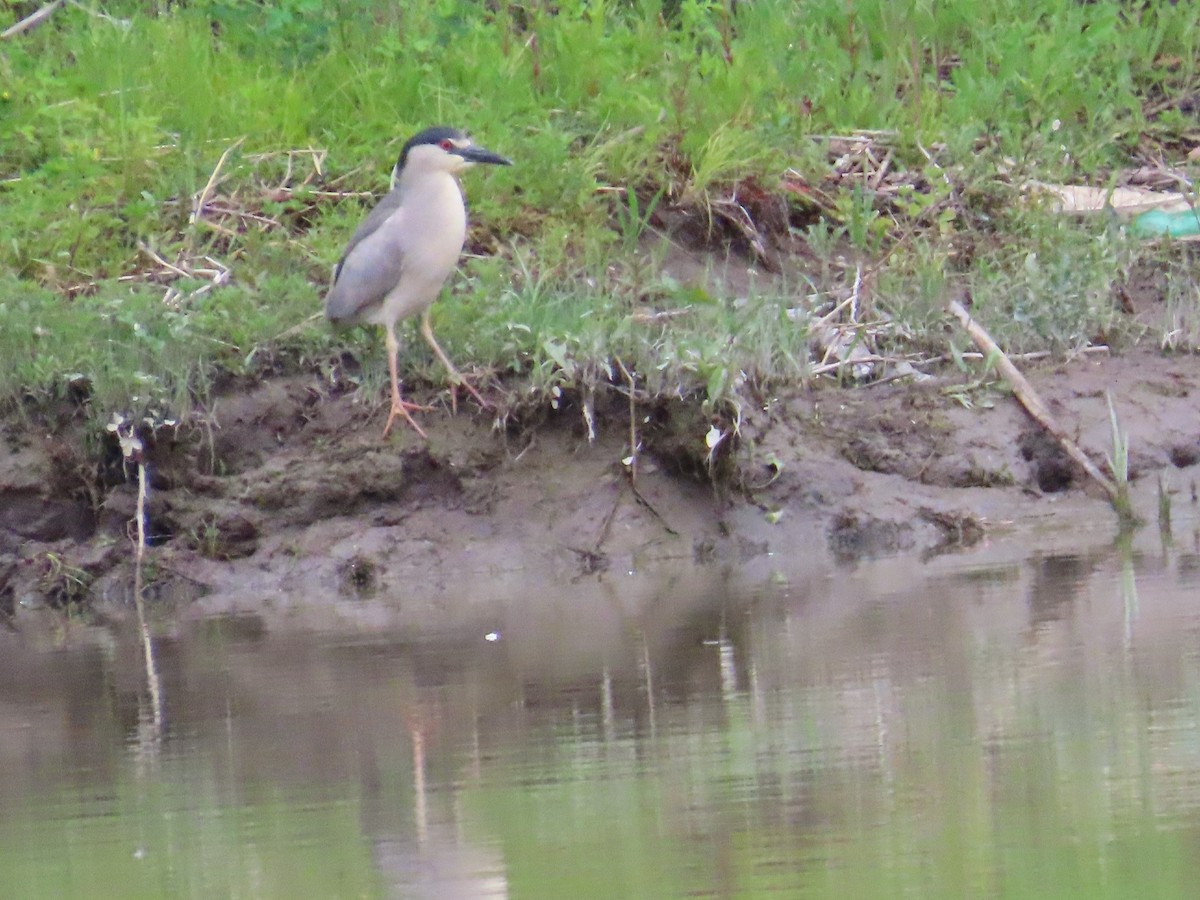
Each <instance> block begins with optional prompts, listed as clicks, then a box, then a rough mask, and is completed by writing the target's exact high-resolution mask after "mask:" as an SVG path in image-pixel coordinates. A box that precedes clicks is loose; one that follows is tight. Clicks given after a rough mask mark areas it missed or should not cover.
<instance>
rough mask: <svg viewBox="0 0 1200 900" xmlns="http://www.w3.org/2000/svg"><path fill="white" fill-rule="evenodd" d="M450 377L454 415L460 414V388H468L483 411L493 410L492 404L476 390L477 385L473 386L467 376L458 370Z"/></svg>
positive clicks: (451, 408)
mask: <svg viewBox="0 0 1200 900" xmlns="http://www.w3.org/2000/svg"><path fill="white" fill-rule="evenodd" d="M455 376H457V377H455ZM450 377H451V381H450V411H451V412H452V413H457V412H458V389H459V388H460V387H463V388H466V390H467V393H468V394H470V395H471V396H472V397H474V398H475V402H476V403H478V404H479V406H480V408H481V409H491V408H492V404H491V403H489V402H488V401H487V400H485V399H484V397H483V394H481V393H479V391H478V390H476V388H475V385H473V384H471V382H470V381H468V380H467V378H466V376H465V375H463V374H462V373H461V372H459V371H457V370H456V371H454V372H453V373H452V374H451V376H450Z"/></svg>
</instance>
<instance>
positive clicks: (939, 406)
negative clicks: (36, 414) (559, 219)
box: [0, 351, 1200, 616]
mask: <svg viewBox="0 0 1200 900" xmlns="http://www.w3.org/2000/svg"><path fill="white" fill-rule="evenodd" d="M1026 371H1027V373H1028V374H1029V376H1030V379H1031V381H1032V382H1033V383H1034V384H1035V386H1036V387H1037V388H1038V389H1039V391H1041V392H1042V393H1043V396H1044V397H1045V398H1046V400H1047V401H1048V402H1049V404H1050V406H1051V408H1052V409H1053V411H1054V412H1055V414H1056V415H1057V416H1059V417H1060V419H1061V421H1063V422H1064V423H1065V424H1067V425H1068V427H1069V428H1070V430H1072V432H1073V433H1074V434H1075V435H1076V436H1077V438H1078V440H1079V442H1080V443H1081V445H1082V446H1083V447H1084V448H1085V450H1086V451H1087V452H1088V453H1089V454H1091V455H1092V456H1093V458H1095V459H1096V460H1097V461H1098V462H1101V463H1102V462H1103V459H1104V453H1105V451H1106V450H1108V449H1109V448H1111V437H1110V426H1109V419H1108V407H1107V402H1106V392H1107V391H1111V393H1112V396H1113V399H1114V402H1115V404H1116V407H1117V410H1118V413H1119V415H1120V420H1121V425H1122V427H1123V428H1124V429H1125V430H1126V431H1127V432H1128V435H1129V441H1130V446H1131V474H1132V476H1133V478H1134V480H1135V485H1136V491H1135V496H1136V497H1137V505H1138V509H1139V512H1140V513H1141V514H1142V515H1143V516H1145V517H1147V518H1150V519H1153V517H1154V514H1155V505H1156V498H1155V493H1156V490H1157V484H1158V482H1159V480H1160V476H1161V478H1163V479H1165V481H1166V483H1167V484H1168V485H1169V487H1170V488H1171V490H1172V492H1173V497H1174V500H1175V502H1176V503H1179V504H1188V505H1190V504H1193V503H1195V502H1196V499H1195V497H1196V488H1195V486H1194V485H1195V481H1196V474H1197V470H1196V468H1195V466H1196V463H1197V462H1200V404H1198V403H1197V402H1196V397H1197V390H1198V389H1200V367H1198V366H1197V365H1196V363H1195V360H1193V359H1192V358H1190V357H1174V358H1172V357H1163V356H1161V355H1159V354H1157V353H1153V352H1150V351H1136V352H1132V353H1130V354H1128V355H1123V356H1109V355H1104V354H1091V355H1088V356H1086V357H1082V358H1077V359H1075V360H1072V361H1069V362H1061V363H1057V364H1043V365H1040V366H1038V367H1036V368H1031V367H1029V366H1026ZM425 399H427V400H430V401H432V402H434V403H438V402H440V399H439V397H438V396H435V395H432V394H431V395H430V396H429V397H427V398H425ZM597 412H598V415H599V427H598V434H597V438H596V440H595V441H594V442H589V441H588V440H587V437H586V433H585V429H584V422H583V417H582V415H581V414H580V412H579V410H578V409H577V408H574V407H573V406H572V405H571V404H570V403H566V404H564V405H563V406H562V408H560V409H558V410H555V411H547V412H546V413H545V415H544V416H542V417H541V418H540V419H539V420H538V421H536V422H533V421H526V422H524V423H514V422H512V421H510V422H509V423H508V424H507V426H506V427H503V428H501V427H498V426H497V424H496V423H495V421H494V419H493V418H492V417H490V416H488V415H486V414H484V413H481V412H480V411H478V410H463V409H460V410H459V412H458V414H457V415H451V414H450V412H449V410H445V409H438V410H436V411H434V412H430V413H426V414H425V415H424V418H423V420H422V421H423V424H424V425H425V427H426V428H427V430H428V432H429V440H428V442H425V441H421V440H420V439H419V438H418V437H417V436H416V435H414V434H412V433H411V432H409V431H407V430H404V429H400V430H399V431H398V432H397V433H394V434H393V435H392V437H391V438H390V439H389V440H386V441H385V440H381V438H380V429H381V427H382V422H383V413H382V411H381V409H380V408H379V407H374V406H372V407H370V408H367V407H366V406H364V405H363V404H361V403H359V402H357V401H356V399H355V398H354V397H353V396H351V395H345V396H329V395H328V394H327V393H325V392H323V391H322V390H320V389H319V387H318V382H317V381H316V379H315V377H311V376H300V375H298V376H290V377H286V378H278V379H275V380H272V381H269V382H266V383H263V384H260V385H257V386H254V387H253V388H251V389H249V390H243V391H238V392H231V393H227V394H226V395H224V396H222V397H220V398H219V402H218V403H217V404H215V406H214V411H213V413H212V415H210V416H209V417H208V418H207V420H205V421H200V422H196V423H193V424H190V425H188V426H186V427H181V428H178V429H170V430H167V429H163V430H160V432H159V433H158V436H157V440H156V442H155V443H154V444H153V446H151V447H150V448H149V459H150V465H149V467H148V472H149V475H150V477H149V485H150V490H149V503H148V518H149V534H150V536H151V540H152V543H153V545H154V546H153V548H152V549H151V551H150V552H149V555H148V560H149V564H148V569H147V575H148V580H149V582H150V584H151V594H150V595H151V597H153V598H155V599H157V600H160V601H164V602H165V601H172V604H171V606H172V608H181V607H182V608H186V607H190V606H193V605H199V606H202V607H204V608H244V607H246V606H250V607H253V606H255V605H256V604H257V605H262V604H278V603H286V602H287V599H288V598H289V597H290V596H293V595H295V594H296V593H297V592H303V593H305V594H307V595H312V594H314V593H317V594H321V595H329V596H348V597H367V596H374V595H379V596H381V597H383V596H389V597H399V598H401V599H404V598H410V599H411V598H430V597H436V596H444V595H448V594H457V595H463V594H473V593H476V592H479V591H486V590H492V591H494V590H501V589H506V590H510V591H513V592H516V593H518V594H519V593H520V592H522V591H526V590H537V588H538V585H545V584H558V585H562V584H570V583H572V581H574V582H576V583H578V582H579V581H580V580H582V579H599V580H603V579H605V578H609V577H618V576H621V575H623V574H625V573H629V572H634V571H645V570H646V569H648V568H650V567H660V566H662V567H667V568H671V569H674V570H679V569H680V568H686V569H694V568H695V567H696V566H728V565H731V564H732V565H737V566H750V567H761V568H762V569H763V571H764V572H769V571H771V570H774V569H779V570H783V571H785V572H788V573H794V572H795V571H796V570H797V569H798V568H810V569H812V570H813V571H815V570H816V569H817V568H818V567H824V568H826V569H827V568H828V566H829V565H831V564H833V565H836V564H838V563H846V562H852V561H853V560H856V559H859V558H862V557H864V556H874V555H880V554H886V553H895V552H914V553H924V554H933V553H938V552H950V551H953V550H954V549H955V548H958V547H963V546H969V545H970V544H972V543H974V542H976V541H978V540H980V539H981V538H983V537H985V536H987V535H989V534H995V533H997V531H998V530H1002V529H1006V528H1021V527H1023V526H1025V525H1032V524H1035V523H1036V524H1037V526H1038V527H1077V525H1078V524H1079V523H1080V522H1090V523H1093V524H1097V523H1098V524H1099V525H1100V526H1101V527H1105V524H1106V523H1114V526H1113V527H1115V520H1113V518H1112V515H1111V512H1110V510H1109V509H1108V507H1107V504H1106V502H1105V501H1104V499H1103V497H1102V496H1100V494H1099V493H1098V492H1095V491H1093V490H1092V489H1091V488H1090V486H1088V485H1087V484H1085V483H1084V482H1083V481H1082V479H1081V476H1080V475H1079V474H1078V473H1077V472H1075V471H1074V470H1073V469H1072V468H1071V466H1070V465H1069V464H1068V463H1067V461H1066V460H1065V458H1064V457H1063V456H1062V455H1061V454H1060V453H1059V451H1058V450H1057V448H1056V447H1055V446H1054V445H1053V444H1052V443H1051V442H1050V441H1048V440H1047V439H1045V438H1044V437H1043V436H1042V435H1041V434H1040V433H1039V431H1038V430H1037V428H1036V426H1035V425H1034V424H1033V423H1032V422H1031V421H1030V420H1029V419H1028V418H1027V417H1026V416H1025V414H1024V413H1023V412H1022V410H1021V409H1020V408H1019V406H1018V405H1017V404H1016V402H1015V401H1014V400H1013V399H1012V398H1011V396H1009V395H1008V394H1007V393H1006V392H1005V391H1004V390H1003V389H1002V387H1001V386H999V385H990V386H977V385H976V386H971V385H964V383H963V376H962V374H961V373H958V372H953V373H946V374H944V375H941V376H938V377H934V378H931V379H928V380H926V381H923V382H921V383H900V382H895V383H891V384H882V385H877V386H873V387H866V388H857V389H841V388H836V387H832V386H817V387H813V388H811V389H805V390H798V391H796V392H794V393H791V394H787V395H778V396H772V397H764V398H762V400H761V404H760V405H758V406H755V407H747V408H746V409H744V410H743V421H742V424H741V433H740V439H739V441H738V443H737V445H736V447H735V448H734V449H733V451H732V453H731V454H730V455H729V456H728V457H727V458H726V460H725V461H724V462H723V463H722V464H721V465H720V466H719V470H720V471H719V473H718V475H719V477H718V478H717V479H716V480H715V481H714V479H713V478H711V477H710V470H709V469H708V467H707V466H706V463H705V457H706V454H707V452H708V449H707V447H706V445H705V441H704V437H705V433H706V432H707V430H708V428H709V423H708V421H707V420H706V419H704V417H703V416H702V415H701V414H700V412H699V410H698V409H697V408H695V407H689V406H687V405H685V404H676V405H672V406H660V407H656V408H654V409H646V410H644V411H639V414H640V415H641V414H643V413H644V415H643V418H642V421H641V422H640V423H639V426H640V438H641V440H642V442H643V450H642V455H641V458H640V462H639V471H638V475H637V479H636V484H634V485H631V484H630V480H629V478H628V476H627V473H626V469H625V466H624V465H623V463H622V460H623V459H624V458H625V457H627V456H628V455H629V446H628V425H629V422H628V410H627V406H626V404H625V402H624V400H623V399H621V400H619V402H618V400H617V399H614V402H613V403H612V405H611V406H610V407H609V408H607V409H599V410H597ZM4 435H5V440H4V442H3V446H2V447H0V609H2V610H3V612H4V614H5V615H6V616H13V615H14V614H20V611H21V610H22V609H26V608H30V607H34V606H37V605H41V604H46V603H49V604H58V605H62V604H72V603H74V604H80V605H82V606H83V607H87V608H93V609H103V608H112V609H117V608H119V607H121V606H122V605H124V604H126V603H127V602H128V598H129V596H130V584H131V577H132V560H133V553H132V550H131V543H130V538H129V534H130V523H131V521H132V520H133V518H134V514H135V509H136V502H137V493H136V485H135V484H134V481H133V480H132V479H128V478H127V477H126V476H127V474H129V473H126V472H125V471H124V467H123V464H122V462H121V458H120V453H119V451H117V450H116V448H115V445H110V444H109V443H107V442H104V441H102V440H100V439H98V438H96V437H95V436H94V435H93V436H88V435H86V434H84V433H83V432H82V431H81V428H80V427H79V426H75V427H65V428H59V429H57V430H54V431H48V430H47V429H46V428H45V427H42V426H38V425H37V424H36V423H31V422H28V421H18V420H10V421H9V422H7V423H6V425H5V429H4ZM89 447H90V448H92V449H90V450H89V449H88V448H89Z"/></svg>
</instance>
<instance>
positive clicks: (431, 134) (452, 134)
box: [396, 125, 467, 172]
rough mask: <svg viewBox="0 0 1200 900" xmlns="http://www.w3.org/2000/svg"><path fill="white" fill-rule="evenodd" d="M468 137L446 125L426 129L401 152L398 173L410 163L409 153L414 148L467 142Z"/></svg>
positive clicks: (410, 139) (411, 139) (411, 138)
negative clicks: (452, 142) (423, 145)
mask: <svg viewBox="0 0 1200 900" xmlns="http://www.w3.org/2000/svg"><path fill="white" fill-rule="evenodd" d="M466 139H467V135H466V133H465V132H462V131H460V130H459V129H457V128H449V127H447V126H446V125H434V126H433V127H432V128H426V129H425V130H424V131H418V132H417V133H416V134H414V135H413V136H412V137H410V138H409V139H408V141H407V142H406V143H405V145H404V149H403V150H401V151H400V159H399V160H397V161H396V171H397V172H399V171H400V170H401V169H403V168H404V164H405V163H406V162H407V161H408V151H409V150H411V149H412V148H413V147H420V146H421V145H422V144H440V143H441V142H442V141H446V140H450V141H456V142H457V141H465V140H466Z"/></svg>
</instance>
